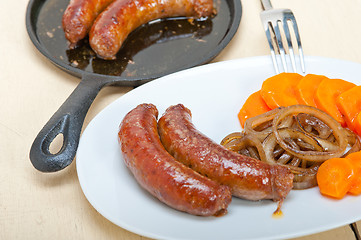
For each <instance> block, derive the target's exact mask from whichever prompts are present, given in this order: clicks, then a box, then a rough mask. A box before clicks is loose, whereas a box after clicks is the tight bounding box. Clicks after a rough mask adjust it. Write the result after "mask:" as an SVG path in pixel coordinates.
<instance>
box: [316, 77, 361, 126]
mask: <svg viewBox="0 0 361 240" xmlns="http://www.w3.org/2000/svg"><path fill="white" fill-rule="evenodd" d="M355 86H356V85H355V84H353V83H351V82H347V81H345V80H342V79H324V80H322V82H321V83H320V85H318V88H317V91H316V95H315V102H316V105H317V107H318V108H319V109H321V110H323V111H325V112H327V113H328V114H329V115H331V116H332V117H333V118H334V119H336V120H337V121H338V122H339V123H340V124H341V125H342V126H343V127H345V126H346V122H345V120H344V119H343V116H342V114H341V112H340V111H339V110H338V108H337V105H336V98H337V97H338V96H339V95H340V94H341V93H343V92H345V91H347V90H349V89H351V88H353V87H355Z"/></svg>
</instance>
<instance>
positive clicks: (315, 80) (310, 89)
mask: <svg viewBox="0 0 361 240" xmlns="http://www.w3.org/2000/svg"><path fill="white" fill-rule="evenodd" d="M326 78H327V77H325V76H323V75H317V74H307V75H306V76H304V77H303V78H302V79H301V80H300V82H299V83H298V84H297V99H298V102H299V103H300V104H304V105H308V106H313V107H317V105H316V102H315V94H316V90H317V87H318V85H320V83H321V82H322V80H324V79H326Z"/></svg>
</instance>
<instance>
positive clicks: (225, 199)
mask: <svg viewBox="0 0 361 240" xmlns="http://www.w3.org/2000/svg"><path fill="white" fill-rule="evenodd" d="M157 116H158V110H157V109H156V107H155V106H154V105H152V104H141V105H138V106H137V107H136V108H134V109H133V110H132V111H130V112H129V113H128V114H127V115H126V116H125V117H124V119H123V121H122V122H121V124H120V129H119V133H118V139H119V143H120V145H121V151H122V154H123V157H124V161H125V164H126V165H127V167H128V168H129V169H130V171H131V172H132V173H133V175H134V177H135V178H136V180H137V181H138V183H139V184H140V185H141V186H142V187H143V188H144V189H146V190H147V191H148V192H150V193H151V194H152V195H153V196H155V197H156V198H158V199H159V200H160V201H162V202H163V203H165V204H167V205H169V206H171V207H173V208H175V209H178V210H180V211H184V212H188V213H190V214H193V215H201V216H210V215H223V214H225V213H226V211H227V210H226V209H227V206H228V205H229V203H230V202H231V198H232V196H231V192H230V189H229V187H227V186H223V185H220V184H218V183H216V182H215V181H212V180H210V179H208V178H206V177H204V176H202V175H200V174H198V173H197V172H195V171H193V170H192V169H190V168H188V167H186V166H185V165H183V164H182V163H179V162H178V161H176V160H175V159H174V158H173V157H172V156H171V155H170V154H169V153H168V152H167V151H166V150H165V149H164V147H163V145H162V143H161V142H160V139H159V135H158V132H157Z"/></svg>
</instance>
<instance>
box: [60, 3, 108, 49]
mask: <svg viewBox="0 0 361 240" xmlns="http://www.w3.org/2000/svg"><path fill="white" fill-rule="evenodd" d="M113 1H114V0H71V1H70V2H69V4H68V6H67V8H66V9H65V11H64V14H63V19H62V24H63V29H64V32H65V37H66V39H68V41H69V42H70V47H71V48H73V47H75V45H76V44H77V43H78V42H79V41H80V40H81V39H83V38H85V37H86V35H87V34H88V32H89V30H90V28H91V26H92V25H93V22H94V20H95V18H96V17H97V16H98V15H99V13H100V12H102V11H103V10H104V9H105V8H106V7H107V6H108V5H109V4H110V3H111V2H113Z"/></svg>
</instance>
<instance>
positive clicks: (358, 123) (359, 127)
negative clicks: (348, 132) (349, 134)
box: [353, 113, 361, 136]
mask: <svg viewBox="0 0 361 240" xmlns="http://www.w3.org/2000/svg"><path fill="white" fill-rule="evenodd" d="M353 127H354V131H355V132H356V133H357V134H358V135H359V136H361V114H360V113H359V114H357V116H356V118H355V119H354V121H353Z"/></svg>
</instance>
